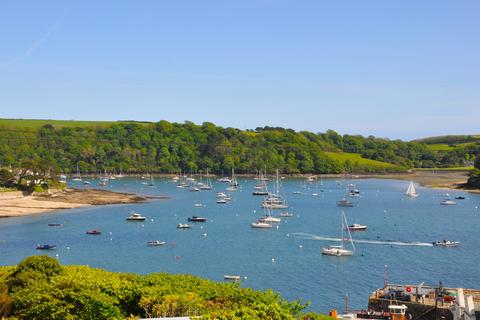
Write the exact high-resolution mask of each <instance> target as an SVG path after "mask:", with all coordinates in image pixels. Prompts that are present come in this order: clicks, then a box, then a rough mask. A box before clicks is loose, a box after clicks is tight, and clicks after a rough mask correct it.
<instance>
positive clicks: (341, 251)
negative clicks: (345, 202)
mask: <svg viewBox="0 0 480 320" xmlns="http://www.w3.org/2000/svg"><path fill="white" fill-rule="evenodd" d="M344 230H347V232H348V237H349V241H350V243H351V245H352V250H348V249H345V245H344V242H345V238H344V237H343V231H344ZM340 243H341V244H340V245H339V246H328V247H326V248H322V254H324V255H327V256H336V257H343V256H345V257H346V256H353V254H354V253H355V245H354V244H353V240H352V234H351V233H350V229H349V228H348V223H347V218H346V216H345V212H343V211H342V214H341V226H340Z"/></svg>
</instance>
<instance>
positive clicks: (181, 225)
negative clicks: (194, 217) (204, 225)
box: [177, 223, 192, 229]
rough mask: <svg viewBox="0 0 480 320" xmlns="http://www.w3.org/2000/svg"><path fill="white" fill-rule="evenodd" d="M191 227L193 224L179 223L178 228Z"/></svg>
mask: <svg viewBox="0 0 480 320" xmlns="http://www.w3.org/2000/svg"><path fill="white" fill-rule="evenodd" d="M191 227H192V225H191V224H188V223H179V224H177V229H190V228H191Z"/></svg>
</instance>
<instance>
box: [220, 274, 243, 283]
mask: <svg viewBox="0 0 480 320" xmlns="http://www.w3.org/2000/svg"><path fill="white" fill-rule="evenodd" d="M223 279H225V280H231V281H239V280H240V276H233V275H229V274H226V275H224V276H223Z"/></svg>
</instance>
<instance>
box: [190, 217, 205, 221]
mask: <svg viewBox="0 0 480 320" xmlns="http://www.w3.org/2000/svg"><path fill="white" fill-rule="evenodd" d="M188 221H190V222H207V218H204V217H197V216H192V217H189V218H188Z"/></svg>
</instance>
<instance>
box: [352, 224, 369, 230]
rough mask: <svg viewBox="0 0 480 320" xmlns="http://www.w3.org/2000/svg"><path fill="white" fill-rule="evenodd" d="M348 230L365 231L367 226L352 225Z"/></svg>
mask: <svg viewBox="0 0 480 320" xmlns="http://www.w3.org/2000/svg"><path fill="white" fill-rule="evenodd" d="M348 230H350V231H367V226H364V225H361V224H357V223H354V224H352V225H349V226H348Z"/></svg>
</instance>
